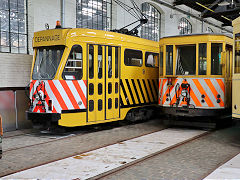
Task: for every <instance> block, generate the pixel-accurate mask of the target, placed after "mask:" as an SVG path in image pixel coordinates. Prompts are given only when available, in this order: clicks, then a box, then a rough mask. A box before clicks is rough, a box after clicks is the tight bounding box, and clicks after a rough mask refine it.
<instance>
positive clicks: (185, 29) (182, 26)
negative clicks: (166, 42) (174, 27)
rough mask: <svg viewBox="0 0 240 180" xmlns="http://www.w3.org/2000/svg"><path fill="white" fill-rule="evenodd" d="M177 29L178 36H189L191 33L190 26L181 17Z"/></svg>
mask: <svg viewBox="0 0 240 180" xmlns="http://www.w3.org/2000/svg"><path fill="white" fill-rule="evenodd" d="M178 29H179V33H180V34H191V33H192V25H191V23H190V22H189V21H188V20H187V19H186V18H184V17H182V18H181V19H180V21H179V26H178Z"/></svg>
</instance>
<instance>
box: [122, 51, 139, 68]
mask: <svg viewBox="0 0 240 180" xmlns="http://www.w3.org/2000/svg"><path fill="white" fill-rule="evenodd" d="M126 50H133V51H139V52H141V54H142V61H141V65H140V66H136V65H128V64H126V61H125V53H126ZM124 65H125V66H132V67H142V66H143V51H142V50H137V49H129V48H125V49H124Z"/></svg>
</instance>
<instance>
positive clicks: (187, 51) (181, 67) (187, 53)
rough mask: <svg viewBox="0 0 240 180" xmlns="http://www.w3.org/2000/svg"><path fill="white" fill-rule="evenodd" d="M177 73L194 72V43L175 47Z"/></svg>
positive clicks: (193, 73)
mask: <svg viewBox="0 0 240 180" xmlns="http://www.w3.org/2000/svg"><path fill="white" fill-rule="evenodd" d="M176 68H177V69H176V70H177V71H176V74H177V75H195V74H196V45H185V46H178V47H177V62H176Z"/></svg>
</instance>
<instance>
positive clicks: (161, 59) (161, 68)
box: [159, 46, 163, 76]
mask: <svg viewBox="0 0 240 180" xmlns="http://www.w3.org/2000/svg"><path fill="white" fill-rule="evenodd" d="M159 61H160V62H159V75H160V76H162V75H163V46H160V59H159Z"/></svg>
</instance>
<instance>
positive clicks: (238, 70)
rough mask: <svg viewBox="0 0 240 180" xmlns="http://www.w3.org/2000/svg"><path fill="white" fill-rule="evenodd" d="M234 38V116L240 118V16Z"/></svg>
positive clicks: (236, 20) (234, 30)
mask: <svg viewBox="0 0 240 180" xmlns="http://www.w3.org/2000/svg"><path fill="white" fill-rule="evenodd" d="M233 38H234V51H233V57H234V61H233V69H234V71H233V80H232V117H233V118H240V94H239V88H240V17H239V18H237V19H235V20H234V21H233Z"/></svg>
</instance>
